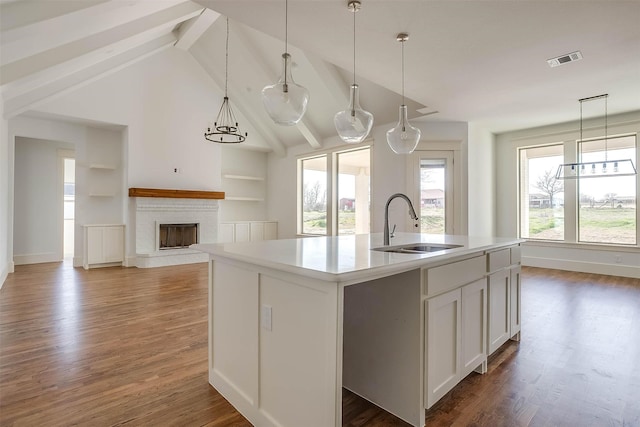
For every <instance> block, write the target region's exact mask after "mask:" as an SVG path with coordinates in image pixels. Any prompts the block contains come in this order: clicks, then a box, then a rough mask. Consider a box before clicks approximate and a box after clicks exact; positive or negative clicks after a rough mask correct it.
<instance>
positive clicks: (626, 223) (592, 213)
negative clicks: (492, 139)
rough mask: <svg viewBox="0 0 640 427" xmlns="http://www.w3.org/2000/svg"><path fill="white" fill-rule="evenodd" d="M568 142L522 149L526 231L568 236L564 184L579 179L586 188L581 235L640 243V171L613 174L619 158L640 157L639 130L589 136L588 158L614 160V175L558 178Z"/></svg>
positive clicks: (584, 146)
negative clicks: (639, 211)
mask: <svg viewBox="0 0 640 427" xmlns="http://www.w3.org/2000/svg"><path fill="white" fill-rule="evenodd" d="M562 149H563V145H562V144H556V145H553V146H544V147H533V148H524V149H521V150H520V185H521V187H520V188H521V194H520V211H521V212H520V227H521V228H520V233H521V237H524V238H529V239H542V240H564V227H565V204H564V186H565V184H567V183H570V184H567V185H575V186H577V191H578V193H579V194H580V197H579V200H578V207H577V212H575V211H574V212H573V213H572V212H567V215H576V216H577V219H578V221H577V233H578V241H580V242H589V243H606V244H622V245H633V244H636V227H637V224H636V204H637V196H636V194H637V191H636V177H635V176H634V175H632V176H613V174H612V170H613V169H612V167H613V166H614V160H615V159H619V160H621V159H635V158H636V140H635V136H628V137H619V138H610V139H608V140H607V141H606V143H605V141H604V140H593V141H585V142H583V143H581V146H580V147H579V152H580V154H581V161H582V162H597V167H598V168H602V164H604V163H607V162H608V164H609V166H608V167H609V175H608V176H607V175H605V176H598V175H596V176H594V177H591V176H587V177H580V178H577V179H575V180H566V181H565V180H558V179H556V178H555V170H556V169H557V167H558V165H560V164H562V163H563V157H562V155H561V153H562Z"/></svg>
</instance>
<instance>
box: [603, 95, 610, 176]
mask: <svg viewBox="0 0 640 427" xmlns="http://www.w3.org/2000/svg"><path fill="white" fill-rule="evenodd" d="M608 99H609V95H607V96H605V97H604V162H605V163H607V160H608V157H609V156H608V150H607V142H608V141H607V139H608V138H607V130H608V129H607V128H608V125H609V123H608V119H607V116H608V111H607V110H608V104H609V102H608Z"/></svg>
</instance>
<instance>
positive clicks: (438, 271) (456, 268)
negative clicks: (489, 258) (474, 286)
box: [426, 255, 486, 296]
mask: <svg viewBox="0 0 640 427" xmlns="http://www.w3.org/2000/svg"><path fill="white" fill-rule="evenodd" d="M485 264H486V261H485V257H484V255H483V256H479V257H475V258H470V259H465V260H464V261H458V262H453V263H451V264H447V265H443V266H440V267H434V268H430V269H428V270H427V274H426V276H427V279H426V280H427V283H426V291H427V296H433V295H437V294H439V293H442V292H446V291H448V290H450V289H455V288H459V287H460V286H462V285H466V284H467V283H471V282H473V281H476V280H478V279H481V278H483V277H484V275H485Z"/></svg>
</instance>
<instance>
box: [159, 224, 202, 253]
mask: <svg viewBox="0 0 640 427" xmlns="http://www.w3.org/2000/svg"><path fill="white" fill-rule="evenodd" d="M158 232H159V237H160V238H159V241H158V249H160V250H166V249H181V248H188V247H189V245H193V244H195V243H198V224H197V223H191V224H160V225H159V230H158Z"/></svg>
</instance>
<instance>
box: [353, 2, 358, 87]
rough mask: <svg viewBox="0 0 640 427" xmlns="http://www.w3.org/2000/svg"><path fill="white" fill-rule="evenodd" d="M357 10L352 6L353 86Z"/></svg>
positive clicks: (354, 78) (354, 80)
mask: <svg viewBox="0 0 640 427" xmlns="http://www.w3.org/2000/svg"><path fill="white" fill-rule="evenodd" d="M357 12H358V9H357V8H356V5H355V4H354V5H353V84H354V85H355V84H356V13H357Z"/></svg>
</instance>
